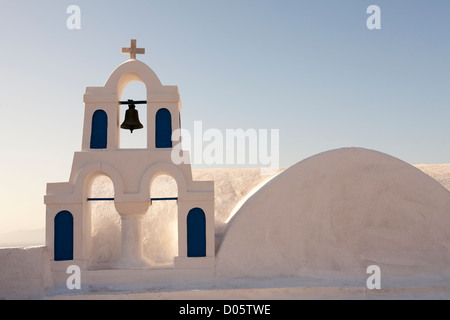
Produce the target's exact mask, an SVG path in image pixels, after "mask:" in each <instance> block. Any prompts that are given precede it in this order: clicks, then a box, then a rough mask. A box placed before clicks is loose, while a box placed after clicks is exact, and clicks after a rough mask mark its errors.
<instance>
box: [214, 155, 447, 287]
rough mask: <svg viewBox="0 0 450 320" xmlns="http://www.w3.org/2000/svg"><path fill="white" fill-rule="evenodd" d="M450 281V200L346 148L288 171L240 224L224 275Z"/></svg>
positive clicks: (225, 247) (230, 235)
mask: <svg viewBox="0 0 450 320" xmlns="http://www.w3.org/2000/svg"><path fill="white" fill-rule="evenodd" d="M374 264H375V265H378V266H379V267H380V268H381V270H382V274H383V278H384V279H408V280H405V281H409V280H410V279H411V277H414V278H415V279H416V280H417V279H420V277H423V278H425V277H427V275H432V277H442V279H449V276H450V272H449V271H450V268H449V267H448V266H449V265H450V193H449V191H448V190H447V189H445V188H444V187H443V186H442V185H440V184H439V183H438V182H437V181H435V180H434V179H432V178H430V177H429V176H428V175H426V174H424V173H423V172H421V171H420V170H418V169H417V168H415V167H413V166H411V165H409V164H407V163H405V162H403V161H400V160H398V159H396V158H393V157H391V156H388V155H386V154H383V153H380V152H376V151H371V150H366V149H360V148H345V149H339V150H334V151H328V152H325V153H322V154H319V155H316V156H313V157H311V158H308V159H306V160H304V161H301V162H299V163H297V164H296V165H294V166H292V167H290V168H289V169H287V170H285V171H284V172H283V173H281V174H279V175H278V176H277V177H275V178H274V179H272V180H271V181H270V182H269V183H267V184H266V185H265V186H264V187H262V188H261V189H260V190H259V191H258V192H257V193H256V194H255V195H254V196H253V197H251V198H250V199H249V200H248V201H247V202H246V203H245V204H244V206H243V207H242V208H241V209H240V210H239V212H238V213H237V214H236V215H235V217H234V218H233V219H232V221H231V222H230V226H228V228H227V232H226V234H225V236H224V239H223V243H222V245H221V247H220V249H219V252H218V254H217V266H216V272H217V274H218V275H219V276H221V277H240V278H248V277H250V278H252V277H262V278H264V277H302V276H311V277H317V278H321V279H323V278H330V279H332V278H334V277H338V278H349V279H361V283H362V284H364V283H365V281H366V279H367V274H366V270H367V267H368V266H370V265H374Z"/></svg>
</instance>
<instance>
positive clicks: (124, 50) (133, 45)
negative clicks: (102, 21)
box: [122, 39, 145, 59]
mask: <svg viewBox="0 0 450 320" xmlns="http://www.w3.org/2000/svg"><path fill="white" fill-rule="evenodd" d="M122 53H129V54H130V59H136V54H145V49H144V48H136V39H131V45H130V48H122Z"/></svg>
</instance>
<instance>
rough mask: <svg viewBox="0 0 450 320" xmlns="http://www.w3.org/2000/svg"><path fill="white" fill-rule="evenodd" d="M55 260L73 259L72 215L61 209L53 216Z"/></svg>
mask: <svg viewBox="0 0 450 320" xmlns="http://www.w3.org/2000/svg"><path fill="white" fill-rule="evenodd" d="M54 244H55V257H54V258H55V261H63V260H73V216H72V214H71V213H70V212H69V211H61V212H60V213H58V214H57V215H56V217H55V238H54Z"/></svg>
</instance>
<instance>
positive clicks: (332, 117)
mask: <svg viewBox="0 0 450 320" xmlns="http://www.w3.org/2000/svg"><path fill="white" fill-rule="evenodd" d="M0 4H1V7H0V9H1V10H0V35H1V38H0V39H1V51H0V74H1V76H0V87H1V93H2V119H3V121H2V130H3V132H4V134H3V135H2V136H1V138H0V143H1V145H2V151H1V156H2V168H1V169H0V177H1V179H2V184H1V187H0V193H1V202H2V208H3V209H2V210H4V211H2V212H1V213H0V232H3V231H7V230H14V229H18V228H33V227H43V226H44V217H45V208H44V205H43V195H44V194H45V186H46V183H47V182H53V181H67V180H68V177H69V172H70V168H71V163H72V157H73V152H74V151H78V150H80V148H81V134H82V121H83V113H84V109H83V107H84V106H83V103H82V98H83V93H84V91H85V88H86V87H87V86H102V85H103V84H104V82H105V81H106V79H107V78H108V76H109V74H110V73H111V72H112V71H113V70H114V69H115V68H116V67H117V66H118V65H119V64H120V63H122V62H123V61H125V60H126V59H127V56H125V55H122V54H121V52H120V48H121V47H124V46H128V45H129V41H130V39H131V38H136V39H137V40H138V47H145V48H146V50H147V54H146V55H144V56H138V59H140V60H142V61H143V62H145V63H147V64H148V65H149V66H150V67H151V68H152V69H153V70H154V71H155V72H156V74H157V75H158V76H159V78H160V80H161V81H162V83H163V84H165V85H177V86H178V87H179V90H180V94H181V99H182V101H183V110H182V123H183V126H184V127H186V128H188V129H190V128H192V125H193V122H194V121H195V120H202V121H203V126H204V128H219V129H221V130H225V129H226V128H244V129H248V128H255V129H262V128H267V129H272V128H273V129H280V164H281V166H283V167H287V166H290V165H292V164H294V163H296V162H298V161H300V160H302V159H304V158H306V157H309V156H312V155H314V154H316V153H319V152H322V151H327V150H330V149H335V148H340V147H346V146H357V147H365V148H369V149H375V150H378V151H382V152H385V153H388V154H391V155H393V156H395V157H398V158H400V159H402V160H405V161H407V162H409V163H412V164H415V163H450V143H449V142H448V140H449V137H450V125H449V120H450V108H449V107H450V95H449V85H450V32H449V31H450V19H448V16H449V14H450V2H449V1H447V0H432V1H425V0H422V1H411V0H408V1H406V0H403V1H400V0H398V1H392V0H391V1H375V0H373V1H362V0H352V1H351V0H342V1H336V0H328V1H313V0H308V1H300V0H290V1H287V0H284V1H274V0H271V1H264V0H258V1H257V0H244V1H242V0H241V1H236V0H227V1H214V0H208V1H206V0H202V1H200V0H191V1H181V0H179V1H173V0H165V1H149V0H145V1H117V0H115V1H97V0H89V1H54V0H51V1H50V0H40V1H31V0H27V1H23V0H14V1H13V0H2V1H0ZM71 4H76V5H78V6H79V7H80V8H81V30H68V29H67V28H66V19H67V17H68V14H66V9H67V7H68V6H69V5H71ZM372 4H376V5H378V6H380V8H381V19H382V20H381V26H382V29H381V30H368V29H367V28H366V20H367V18H368V17H369V15H368V14H367V13H366V9H367V7H368V6H369V5H372Z"/></svg>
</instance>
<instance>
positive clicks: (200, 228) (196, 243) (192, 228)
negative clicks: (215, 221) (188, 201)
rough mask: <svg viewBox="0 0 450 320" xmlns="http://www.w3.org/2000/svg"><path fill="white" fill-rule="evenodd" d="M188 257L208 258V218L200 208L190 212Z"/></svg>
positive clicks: (188, 221) (188, 220) (188, 219)
mask: <svg viewBox="0 0 450 320" xmlns="http://www.w3.org/2000/svg"><path fill="white" fill-rule="evenodd" d="M186 223H187V255H188V257H205V256H206V218H205V213H204V212H203V210H202V209H200V208H194V209H192V210H191V211H189V214H188V216H187V221H186Z"/></svg>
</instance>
